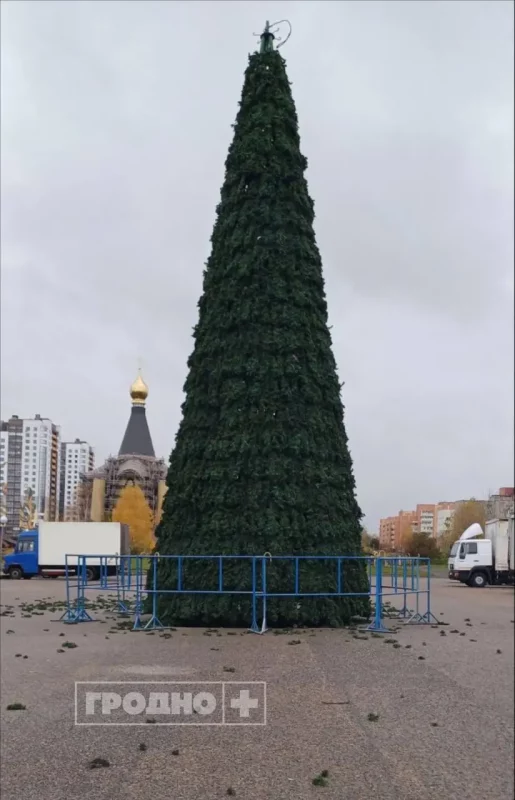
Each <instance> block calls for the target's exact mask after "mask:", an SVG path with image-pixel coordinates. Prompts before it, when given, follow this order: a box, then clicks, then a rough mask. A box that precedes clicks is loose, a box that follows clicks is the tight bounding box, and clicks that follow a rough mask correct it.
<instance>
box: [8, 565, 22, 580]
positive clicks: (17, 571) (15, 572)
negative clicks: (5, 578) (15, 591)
mask: <svg viewBox="0 0 515 800" xmlns="http://www.w3.org/2000/svg"><path fill="white" fill-rule="evenodd" d="M9 577H10V579H11V580H12V581H19V580H21V579H22V578H23V570H22V568H21V567H11V569H10V570H9Z"/></svg>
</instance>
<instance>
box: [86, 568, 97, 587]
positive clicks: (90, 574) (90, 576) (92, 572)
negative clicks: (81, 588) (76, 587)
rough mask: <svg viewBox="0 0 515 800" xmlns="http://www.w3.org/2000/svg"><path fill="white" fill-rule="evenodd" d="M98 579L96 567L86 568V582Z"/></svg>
mask: <svg viewBox="0 0 515 800" xmlns="http://www.w3.org/2000/svg"><path fill="white" fill-rule="evenodd" d="M96 577H97V571H96V569H95V568H94V567H86V580H87V581H88V583H89V582H90V581H94V580H95V578H96Z"/></svg>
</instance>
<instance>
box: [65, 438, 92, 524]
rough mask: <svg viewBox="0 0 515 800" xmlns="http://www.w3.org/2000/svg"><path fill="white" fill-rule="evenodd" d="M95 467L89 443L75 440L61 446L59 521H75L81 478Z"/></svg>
mask: <svg viewBox="0 0 515 800" xmlns="http://www.w3.org/2000/svg"><path fill="white" fill-rule="evenodd" d="M94 467H95V456H94V453H93V448H92V447H91V445H90V444H88V442H84V441H82V440H81V439H75V441H74V442H62V444H61V469H60V483H61V486H60V493H59V519H62V520H65V521H68V520H74V519H75V510H74V509H75V499H76V493H77V487H78V486H79V483H80V479H81V476H82V475H84V474H85V473H87V472H91V471H92V470H93V469H94Z"/></svg>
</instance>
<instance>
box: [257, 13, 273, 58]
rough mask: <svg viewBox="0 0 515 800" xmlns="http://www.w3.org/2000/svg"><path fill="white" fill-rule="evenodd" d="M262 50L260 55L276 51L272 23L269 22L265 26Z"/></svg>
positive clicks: (262, 35)
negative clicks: (271, 28)
mask: <svg viewBox="0 0 515 800" xmlns="http://www.w3.org/2000/svg"><path fill="white" fill-rule="evenodd" d="M260 38H261V48H260V50H259V52H260V53H271V52H272V51H273V49H274V39H275V36H274V34H273V33H272V31H271V30H270V23H269V22H268V20H267V21H266V24H265V30H264V31H263V33H262V34H261V37H260Z"/></svg>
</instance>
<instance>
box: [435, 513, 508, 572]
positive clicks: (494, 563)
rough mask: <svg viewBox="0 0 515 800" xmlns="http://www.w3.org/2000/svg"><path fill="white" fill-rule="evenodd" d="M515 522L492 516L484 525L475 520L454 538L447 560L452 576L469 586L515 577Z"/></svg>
mask: <svg viewBox="0 0 515 800" xmlns="http://www.w3.org/2000/svg"><path fill="white" fill-rule="evenodd" d="M514 539H515V522H514V517H513V515H512V516H511V517H510V518H509V519H491V520H489V521H488V522H487V523H486V525H485V536H484V538H483V531H482V528H481V526H480V525H478V524H477V523H474V524H473V525H471V526H470V527H469V528H467V530H466V531H464V532H463V533H462V534H461V536H460V538H459V539H458V541H457V542H454V544H453V546H452V548H451V552H450V555H449V560H448V569H449V578H450V579H451V580H454V581H460V582H461V583H466V584H467V586H476V587H483V586H487V585H488V584H491V585H493V586H496V585H497V586H499V585H501V584H507V583H508V584H509V583H513V582H514V578H515V541H514Z"/></svg>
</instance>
